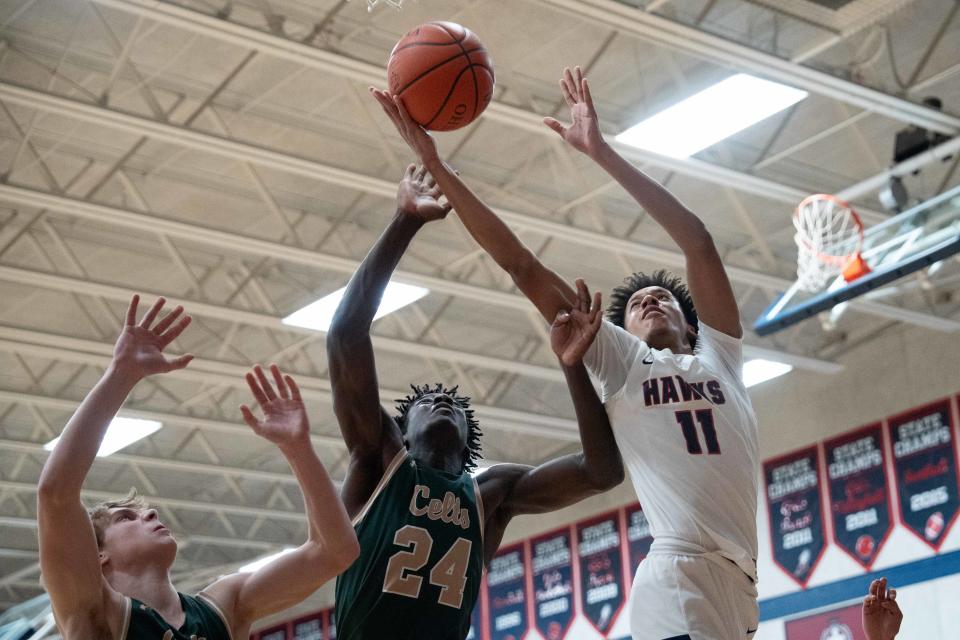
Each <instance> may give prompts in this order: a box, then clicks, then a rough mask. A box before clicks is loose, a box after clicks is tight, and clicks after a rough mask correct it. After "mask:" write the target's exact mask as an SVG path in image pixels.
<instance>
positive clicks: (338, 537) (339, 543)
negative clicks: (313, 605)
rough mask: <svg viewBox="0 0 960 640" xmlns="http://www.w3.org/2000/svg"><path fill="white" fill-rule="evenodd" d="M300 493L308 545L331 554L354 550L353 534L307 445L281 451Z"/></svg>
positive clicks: (323, 470) (324, 472)
mask: <svg viewBox="0 0 960 640" xmlns="http://www.w3.org/2000/svg"><path fill="white" fill-rule="evenodd" d="M281 451H282V453H283V455H284V457H285V458H286V459H287V463H288V464H289V465H290V468H291V469H292V470H293V475H294V477H295V478H296V479H297V483H298V484H299V485H300V491H301V492H302V493H303V502H304V507H305V511H306V516H307V524H308V542H311V543H314V544H317V545H318V546H319V547H321V548H322V549H324V550H325V551H329V552H331V553H337V552H342V551H344V550H347V549H351V548H353V547H355V546H356V543H357V542H356V541H357V538H356V533H355V532H354V530H353V526H352V525H351V524H350V519H349V518H348V517H347V512H346V510H345V509H344V507H343V503H342V502H341V501H340V497H339V495H338V494H337V488H336V486H335V485H334V484H333V480H332V479H331V478H330V474H328V473H327V470H326V468H325V467H324V466H323V463H322V462H321V461H320V458H319V457H317V454H316V451H314V449H313V446H312V445H311V444H310V443H309V442H305V443H300V444H298V445H296V446H292V447H285V448H282V449H281Z"/></svg>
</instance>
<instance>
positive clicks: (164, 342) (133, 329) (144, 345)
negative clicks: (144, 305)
mask: <svg viewBox="0 0 960 640" xmlns="http://www.w3.org/2000/svg"><path fill="white" fill-rule="evenodd" d="M139 303H140V296H139V295H135V296H133V299H132V300H131V301H130V306H129V307H127V315H126V318H125V320H124V324H123V331H122V332H121V333H120V337H119V338H117V343H116V345H115V346H114V348H113V362H112V364H111V367H112V368H113V370H114V371H115V372H116V373H118V374H119V375H121V376H123V378H124V379H126V380H129V381H130V382H133V383H136V382H139V381H140V380H142V379H143V378H146V377H147V376H150V375H153V374H155V373H166V372H168V371H173V370H175V369H183V368H184V367H186V366H187V365H188V364H190V361H191V360H193V356H192V355H190V354H187V355H183V356H180V357H179V358H173V359H170V358H167V357H166V356H164V355H163V350H164V349H166V348H167V346H169V345H170V343H171V342H173V341H174V340H176V339H177V337H178V336H179V335H180V334H181V333H183V330H184V329H186V328H187V326H188V325H189V324H190V320H191V318H190V316H183V317H182V318H180V314H182V313H183V307H181V306H179V305H178V306H177V307H176V308H175V309H174V310H173V311H171V312H170V313H168V314H167V315H165V316H164V317H163V319H162V320H160V322H158V323H157V324H156V325H154V324H153V322H154V320H156V319H157V316H158V315H159V314H160V311H161V310H162V309H163V305H164V304H165V303H166V300H164V299H163V298H157V301H156V302H154V303H153V306H152V307H150V310H149V311H147V313H146V314H145V315H144V316H143V318H142V319H141V320H140V322H139V324H138V323H137V305H139ZM177 318H180V320H179V322H177Z"/></svg>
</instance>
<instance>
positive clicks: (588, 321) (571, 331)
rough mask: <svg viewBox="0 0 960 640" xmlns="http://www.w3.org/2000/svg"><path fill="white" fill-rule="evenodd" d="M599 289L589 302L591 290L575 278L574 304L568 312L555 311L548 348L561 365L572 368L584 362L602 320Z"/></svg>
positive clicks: (581, 280) (579, 279)
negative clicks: (575, 299) (575, 302)
mask: <svg viewBox="0 0 960 640" xmlns="http://www.w3.org/2000/svg"><path fill="white" fill-rule="evenodd" d="M600 302H601V301H600V292H599V291H598V292H597V293H596V294H594V296H593V303H592V304H591V301H590V290H589V289H588V288H587V285H586V283H584V281H583V279H581V278H577V304H576V305H575V306H574V307H573V308H572V309H570V311H561V312H560V313H558V314H557V317H556V319H555V320H554V321H553V325H552V326H551V327H550V347H551V348H552V349H553V352H554V353H555V354H557V357H558V358H560V362H562V363H563V364H564V366H567V367H572V366H574V365H576V364H578V363H580V362H582V361H583V355H584V354H585V353H586V352H587V349H589V348H590V345H591V344H592V343H593V339H594V338H595V337H596V336H597V331H599V330H600V325H601V323H602V322H603V315H602V313H601V311H602V307H601V304H600Z"/></svg>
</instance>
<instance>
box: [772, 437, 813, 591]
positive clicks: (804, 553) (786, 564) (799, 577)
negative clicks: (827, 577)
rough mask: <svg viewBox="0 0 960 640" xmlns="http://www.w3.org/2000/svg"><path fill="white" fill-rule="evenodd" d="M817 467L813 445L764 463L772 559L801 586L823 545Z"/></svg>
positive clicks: (804, 584) (807, 579)
mask: <svg viewBox="0 0 960 640" xmlns="http://www.w3.org/2000/svg"><path fill="white" fill-rule="evenodd" d="M819 467H820V465H819V457H818V456H817V447H816V446H812V447H807V448H805V449H800V450H799V451H794V452H793V453H788V454H786V455H784V456H781V457H779V458H775V459H773V460H769V461H767V462H765V463H764V464H763V477H764V481H765V486H766V498H767V513H768V514H769V521H770V540H771V542H772V544H773V561H774V562H775V563H776V564H777V566H779V567H780V568H781V569H783V570H784V572H786V574H787V575H788V576H790V577H791V578H792V579H793V580H794V581H795V582H796V583H797V584H799V585H800V586H801V587H805V586H806V584H807V582H808V581H809V580H810V576H812V575H813V571H814V569H815V568H816V566H817V563H818V562H819V561H820V558H821V557H822V556H823V552H824V549H825V547H826V528H825V526H824V520H823V510H822V508H821V504H820V471H819Z"/></svg>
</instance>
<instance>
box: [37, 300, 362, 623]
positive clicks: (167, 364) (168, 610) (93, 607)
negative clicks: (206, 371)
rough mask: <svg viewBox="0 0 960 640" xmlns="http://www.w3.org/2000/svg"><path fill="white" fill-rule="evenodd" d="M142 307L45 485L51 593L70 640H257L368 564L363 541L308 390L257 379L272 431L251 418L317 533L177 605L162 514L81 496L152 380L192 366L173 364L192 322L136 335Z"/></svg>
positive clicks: (172, 546) (254, 384) (76, 418)
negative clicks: (112, 434) (258, 624)
mask: <svg viewBox="0 0 960 640" xmlns="http://www.w3.org/2000/svg"><path fill="white" fill-rule="evenodd" d="M138 301H139V297H138V296H134V298H133V301H132V302H131V303H130V307H129V309H128V310H127V315H126V322H125V323H124V327H123V332H122V333H121V334H120V337H119V338H118V339H117V344H116V347H114V353H113V361H112V362H111V363H110V366H109V367H108V368H107V371H106V372H105V373H104V375H103V378H101V379H100V381H99V382H98V383H97V385H96V386H95V387H94V388H93V390H91V391H90V393H89V394H87V397H86V398H84V400H83V402H82V403H80V406H79V407H78V408H77V411H76V413H74V414H73V417H72V418H70V421H69V422H68V423H67V426H66V427H65V428H64V430H63V434H62V435H61V437H60V441H59V442H58V443H57V446H56V447H54V449H53V452H52V453H51V454H50V458H49V459H48V460H47V463H46V464H45V465H44V467H43V472H42V473H41V475H40V483H39V499H38V504H37V510H38V515H37V518H38V520H39V525H40V527H39V530H40V568H41V571H42V575H43V583H44V586H45V587H46V589H47V592H48V593H49V594H50V602H51V605H52V607H53V614H54V617H55V618H56V622H57V626H58V627H59V629H60V633H61V634H62V636H63V638H64V640H93V639H95V640H124V639H129V640H148V639H149V640H154V639H156V640H197V639H198V638H203V639H204V640H230V639H231V638H233V639H239V638H246V637H247V636H248V635H249V633H250V625H251V624H252V623H253V622H255V621H256V620H258V619H260V618H263V617H265V616H268V615H270V614H272V613H277V612H280V611H282V610H283V609H286V608H287V607H290V606H293V605H294V604H297V603H298V602H300V601H301V600H303V599H304V598H306V597H307V596H309V595H310V594H311V593H313V592H314V591H316V590H317V589H318V588H319V587H320V586H321V585H322V584H323V583H324V582H326V581H327V580H329V579H330V578H333V577H334V576H336V575H337V574H338V573H340V572H341V571H343V570H344V569H346V568H347V567H348V566H349V565H350V563H351V562H353V560H354V559H355V558H356V557H357V555H358V554H359V552H360V549H359V546H358V545H357V538H356V536H355V535H354V533H353V527H351V526H350V521H349V520H348V519H347V514H346V512H345V511H344V508H343V505H342V504H341V503H340V500H339V498H338V497H337V492H336V488H335V487H334V485H333V482H331V480H330V477H329V476H328V475H327V472H326V470H325V469H324V468H323V465H322V464H321V462H320V459H319V458H317V454H316V453H315V452H314V450H313V446H312V444H311V442H310V425H309V423H308V422H307V417H306V411H305V409H304V406H303V401H302V400H301V399H300V391H299V390H298V388H297V384H296V382H294V381H293V379H292V378H291V377H290V376H282V375H281V374H280V371H279V369H277V367H276V365H273V366H272V367H271V373H272V377H273V380H274V384H273V385H271V383H270V381H269V380H268V379H267V377H266V375H265V374H264V372H263V370H262V369H261V368H260V367H259V366H258V367H255V368H254V371H253V373H248V374H247V383H248V385H249V386H250V390H251V391H252V392H253V395H254V397H255V398H256V400H257V402H258V403H259V404H260V407H261V409H262V411H263V414H264V417H263V419H258V418H257V417H256V416H254V414H253V413H252V412H251V411H250V409H249V408H248V407H247V406H246V405H244V406H242V407H241V412H242V414H243V418H244V420H245V421H246V422H247V424H248V425H249V426H250V428H251V429H253V431H254V432H255V433H256V434H257V435H259V436H261V437H263V438H266V439H267V440H269V441H270V442H272V443H274V444H275V445H276V446H277V448H278V449H279V450H280V452H281V453H282V454H283V456H284V457H285V458H286V460H287V462H288V463H289V464H290V467H291V468H292V469H293V474H294V476H296V478H297V481H298V482H299V483H300V489H301V490H302V492H303V497H304V502H305V503H306V515H307V522H308V538H307V541H306V542H304V543H303V544H302V545H301V546H300V547H298V548H297V549H296V550H294V551H293V552H291V553H288V554H286V555H284V556H281V557H280V558H277V559H274V560H273V561H271V562H270V563H268V564H266V565H265V566H263V567H261V568H259V569H258V570H256V571H253V572H251V573H234V574H232V575H228V576H226V577H224V578H221V579H219V580H217V581H216V582H214V583H213V584H211V585H210V586H208V587H207V588H206V589H204V590H203V591H201V592H200V593H199V594H197V595H196V596H192V595H186V594H182V593H178V592H177V590H176V589H175V588H174V586H173V583H172V582H171V580H170V567H171V566H172V565H173V562H174V560H175V559H176V556H177V541H176V540H175V539H174V537H173V535H172V534H171V533H170V531H169V530H168V529H167V528H166V527H165V526H164V525H163V523H162V522H160V519H159V517H158V516H157V512H156V510H155V509H148V508H146V505H145V504H144V502H143V501H142V500H139V499H137V498H136V497H135V496H128V497H127V498H126V499H123V500H118V501H114V502H107V503H103V504H100V505H98V506H97V507H96V508H94V509H93V510H92V512H91V513H89V514H88V512H87V511H86V509H84V506H83V504H82V503H81V502H80V488H81V486H82V485H83V481H84V479H85V478H86V476H87V473H88V472H89V471H90V467H91V466H92V465H93V460H94V456H96V453H97V450H98V449H99V448H100V443H101V442H102V441H103V436H104V434H105V433H106V431H107V426H108V425H109V424H110V421H111V420H112V419H113V417H114V416H115V415H116V413H117V411H118V410H119V409H120V405H121V404H123V402H124V400H126V398H127V395H129V393H130V391H132V390H133V388H134V386H136V384H137V383H138V382H140V381H141V380H142V379H144V378H146V377H147V376H151V375H156V374H162V373H166V372H168V371H173V370H175V369H182V368H184V367H186V366H187V365H188V364H189V363H190V360H191V359H192V358H193V356H191V355H185V356H181V357H179V358H175V359H172V360H170V359H167V358H166V357H165V356H164V355H163V351H164V349H166V347H167V346H168V345H169V344H170V343H171V342H173V340H175V339H176V338H177V336H179V335H180V333H181V332H182V331H183V330H184V329H186V327H187V325H188V324H189V323H190V316H184V317H182V318H180V315H181V314H182V312H183V307H177V308H176V309H174V310H173V311H171V312H170V313H168V314H167V315H166V316H165V317H164V318H163V319H161V320H160V321H159V322H157V323H156V324H154V321H155V320H156V318H157V315H158V314H159V313H160V310H161V309H162V308H163V304H164V300H163V298H160V299H159V300H157V302H156V303H155V304H154V305H153V306H152V307H151V308H150V310H149V311H147V313H146V314H145V315H144V317H143V319H142V320H140V322H139V323H137V303H138ZM178 318H180V319H179V320H178ZM274 386H275V387H276V389H274Z"/></svg>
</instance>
